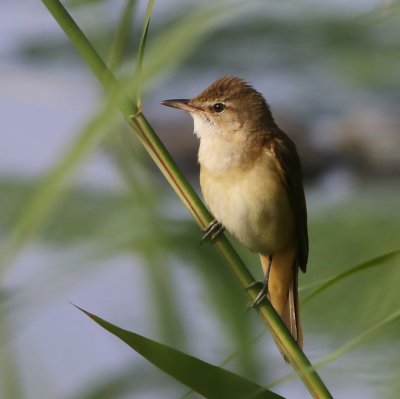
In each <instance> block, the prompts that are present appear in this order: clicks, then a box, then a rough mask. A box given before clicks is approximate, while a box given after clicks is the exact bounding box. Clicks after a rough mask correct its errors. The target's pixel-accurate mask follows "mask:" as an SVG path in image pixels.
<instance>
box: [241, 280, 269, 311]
mask: <svg viewBox="0 0 400 399" xmlns="http://www.w3.org/2000/svg"><path fill="white" fill-rule="evenodd" d="M257 287H260V291H259V293H258V294H257V296H256V299H254V301H253V302H251V303H250V304H249V305H248V307H247V308H248V310H250V309H254V308H257V307H258V306H260V304H261V303H262V302H263V301H264V300H265V299H267V298H268V282H266V281H253V282H252V283H251V284H250V285H249V286H248V287H246V288H245V289H246V291H247V290H250V289H252V288H257Z"/></svg>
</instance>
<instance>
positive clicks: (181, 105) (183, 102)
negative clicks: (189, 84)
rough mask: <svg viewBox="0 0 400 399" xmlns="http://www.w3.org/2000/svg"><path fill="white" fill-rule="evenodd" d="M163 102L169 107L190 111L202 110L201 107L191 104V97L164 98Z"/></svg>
mask: <svg viewBox="0 0 400 399" xmlns="http://www.w3.org/2000/svg"><path fill="white" fill-rule="evenodd" d="M161 104H162V105H166V106H167V107H172V108H178V109H181V110H183V111H188V112H195V111H201V109H200V108H199V107H196V106H194V105H192V104H190V99H174V100H164V101H162V102H161Z"/></svg>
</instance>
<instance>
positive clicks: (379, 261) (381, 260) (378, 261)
mask: <svg viewBox="0 0 400 399" xmlns="http://www.w3.org/2000/svg"><path fill="white" fill-rule="evenodd" d="M396 258H400V251H393V252H389V253H388V254H385V255H381V256H378V257H377V258H374V259H370V260H368V261H366V262H363V263H361V264H359V265H357V266H354V267H352V268H351V269H348V270H346V271H344V272H343V273H340V274H338V275H337V276H334V277H331V278H330V279H328V280H326V281H325V282H324V283H322V285H321V286H320V287H319V288H317V289H316V290H315V291H313V292H312V293H311V294H309V295H308V296H306V297H305V298H304V299H303V300H302V301H301V303H302V304H304V303H306V302H308V301H309V300H310V299H312V298H314V297H315V296H316V295H318V294H320V293H321V292H322V291H325V290H326V289H327V288H329V287H331V286H332V285H334V284H336V283H338V282H339V281H341V280H343V279H345V278H346V277H349V276H351V275H353V274H355V273H359V272H361V271H363V270H366V269H369V268H371V267H375V266H380V265H383V264H385V263H387V262H389V261H391V260H393V259H396ZM319 284H321V283H319ZM313 285H314V284H313ZM305 288H307V287H305Z"/></svg>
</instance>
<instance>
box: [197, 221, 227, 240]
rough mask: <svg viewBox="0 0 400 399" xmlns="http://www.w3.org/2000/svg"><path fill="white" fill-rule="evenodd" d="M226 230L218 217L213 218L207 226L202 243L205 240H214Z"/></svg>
mask: <svg viewBox="0 0 400 399" xmlns="http://www.w3.org/2000/svg"><path fill="white" fill-rule="evenodd" d="M224 230H225V227H224V226H222V224H221V223H219V222H218V221H217V220H216V219H213V220H212V221H211V222H210V223H209V224H208V226H207V227H206V228H205V230H204V234H203V237H202V238H201V241H200V244H202V243H203V242H204V241H210V242H213V241H214V240H215V239H216V238H217V237H218V236H219V235H220V234H221V233H222V232H223V231H224Z"/></svg>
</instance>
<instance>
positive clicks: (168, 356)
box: [77, 306, 282, 399]
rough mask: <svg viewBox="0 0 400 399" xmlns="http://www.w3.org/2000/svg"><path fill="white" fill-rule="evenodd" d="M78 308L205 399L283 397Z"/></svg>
mask: <svg viewBox="0 0 400 399" xmlns="http://www.w3.org/2000/svg"><path fill="white" fill-rule="evenodd" d="M77 308H78V309H79V310H81V311H82V312H84V313H85V314H86V315H88V316H89V317H90V318H91V319H92V320H94V321H95V322H96V323H97V324H99V325H100V326H101V327H103V328H104V329H106V330H107V331H109V332H110V333H112V334H114V335H115V336H116V337H118V338H120V339H121V340H122V341H124V342H125V343H126V344H128V345H129V346H130V347H131V348H132V349H134V350H135V351H136V352H138V353H139V354H140V355H142V356H143V357H145V358H146V359H147V360H148V361H149V362H151V363H153V364H154V365H155V366H157V367H158V368H159V369H161V370H163V371H164V372H165V373H167V374H169V375H170V376H172V377H173V378H175V379H176V380H178V381H180V382H181V383H182V384H185V385H186V386H188V387H189V388H191V389H193V390H194V391H196V392H198V393H199V394H200V395H203V396H204V397H206V398H232V399H234V398H241V399H243V398H252V399H260V398H275V399H278V398H282V396H279V395H277V394H275V393H273V392H271V391H268V390H266V389H265V388H263V387H262V386H260V385H258V384H255V383H253V382H251V381H249V380H247V379H245V378H243V377H241V376H239V375H237V374H234V373H232V372H230V371H227V370H224V369H222V368H220V367H217V366H213V365H211V364H209V363H206V362H204V361H202V360H200V359H197V358H195V357H193V356H190V355H187V354H185V353H183V352H180V351H177V350H176V349H173V348H171V347H168V346H166V345H163V344H160V343H159V342H156V341H153V340H151V339H148V338H146V337H143V336H141V335H138V334H136V333H134V332H131V331H127V330H124V329H122V328H119V327H117V326H115V325H113V324H111V323H109V322H107V321H105V320H103V319H101V318H100V317H98V316H96V315H94V314H91V313H89V312H87V311H85V310H83V309H81V308H79V307H78V306H77Z"/></svg>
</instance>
